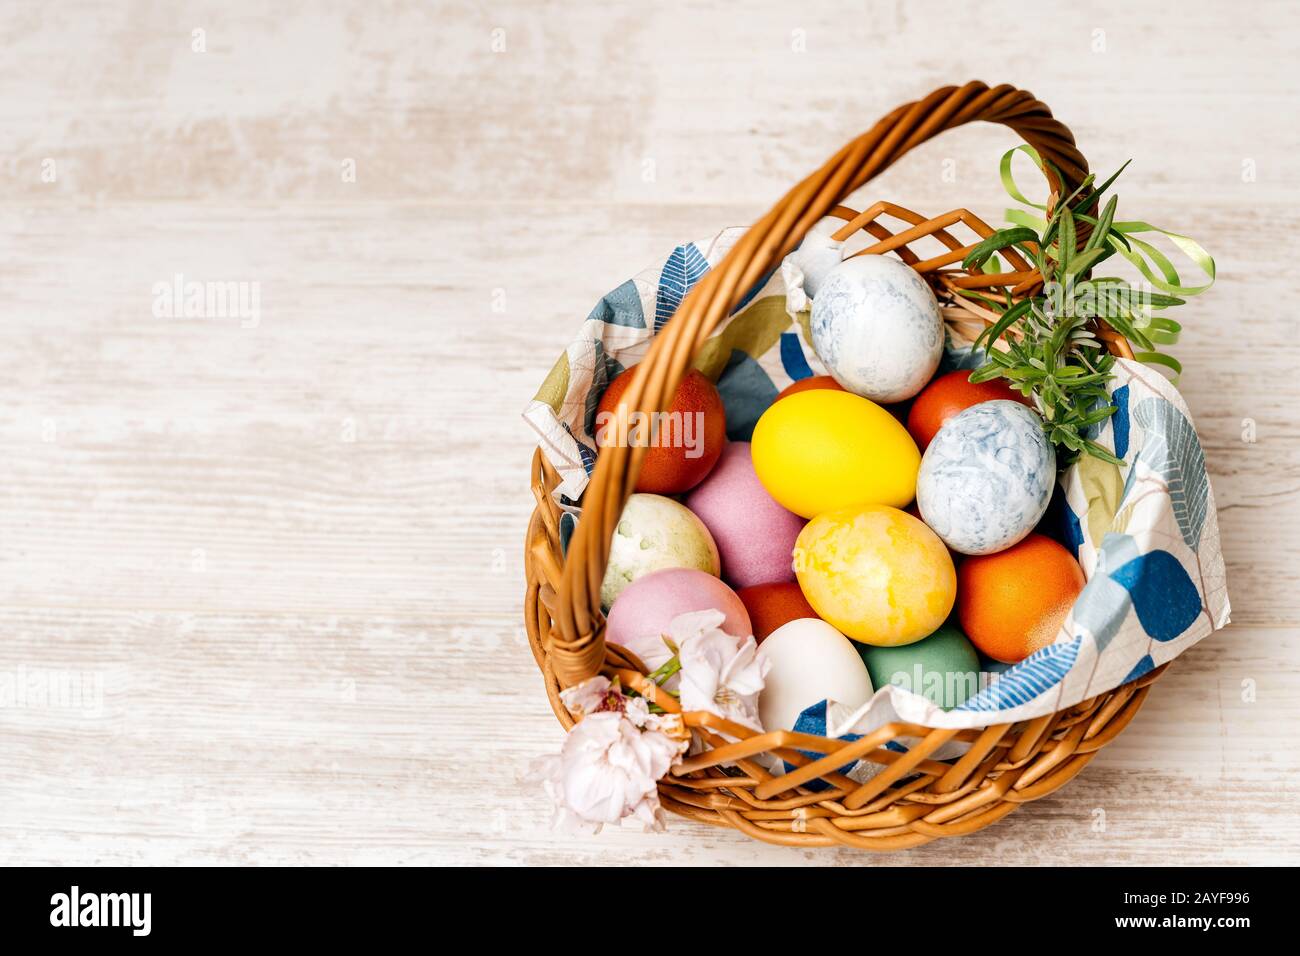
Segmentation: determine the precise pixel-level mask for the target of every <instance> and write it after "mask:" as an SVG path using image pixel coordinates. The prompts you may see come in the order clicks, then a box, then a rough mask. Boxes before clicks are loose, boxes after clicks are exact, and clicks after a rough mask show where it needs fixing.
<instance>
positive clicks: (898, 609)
mask: <svg viewBox="0 0 1300 956" xmlns="http://www.w3.org/2000/svg"><path fill="white" fill-rule="evenodd" d="M794 563H795V571H796V573H797V574H798V576H799V587H800V588H801V589H802V590H803V593H804V597H806V598H807V599H808V603H809V604H811V605H812V606H813V610H815V611H816V612H817V614H818V615H819V616H820V617H821V618H822V619H823V620H825V621H826V622H828V623H829V624H832V625H834V626H835V627H836V628H838V629H839V630H840V631H842V632H843V633H845V634H847V635H848V636H849V637H851V638H853V639H854V640H855V641H861V642H862V643H863V644H874V645H876V646H878V647H894V646H896V645H899V644H911V643H912V642H913V641H919V640H920V639H921V638H923V637H926V636H927V635H929V634H933V633H934V632H935V631H936V630H938V628H939V626H940V625H941V624H943V622H944V621H945V620H946V619H947V617H948V614H949V612H951V611H952V605H953V601H954V600H955V599H956V597H957V572H956V571H955V570H954V568H953V565H952V557H951V555H949V553H948V549H947V548H946V547H944V544H943V542H942V541H940V540H939V536H938V535H937V534H935V533H934V532H933V531H931V530H930V529H929V528H928V527H926V526H925V524H924V523H922V522H921V521H919V520H917V519H916V518H913V517H912V516H911V515H909V514H907V513H906V512H903V511H899V510H898V509H897V508H889V507H885V506H883V505H858V506H854V507H852V508H843V509H841V510H839V511H831V512H828V513H826V514H822V515H818V516H817V517H816V518H813V519H812V521H809V522H808V524H807V525H805V526H804V529H803V531H802V532H800V534H799V538H798V540H797V541H796V542H795V549H794Z"/></svg>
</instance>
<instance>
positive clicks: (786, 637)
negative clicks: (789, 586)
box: [758, 617, 872, 730]
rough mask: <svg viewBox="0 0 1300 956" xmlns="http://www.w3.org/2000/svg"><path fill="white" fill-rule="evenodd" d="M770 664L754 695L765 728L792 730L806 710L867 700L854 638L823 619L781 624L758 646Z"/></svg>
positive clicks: (866, 683) (867, 679)
mask: <svg viewBox="0 0 1300 956" xmlns="http://www.w3.org/2000/svg"><path fill="white" fill-rule="evenodd" d="M758 653H759V655H760V656H761V657H765V658H767V659H768V660H769V661H771V662H772V667H771V669H770V670H769V671H768V672H767V683H766V684H765V685H764V687H763V691H762V693H761V694H760V695H759V698H758V712H759V717H760V719H761V720H762V721H763V729H764V730H793V729H794V725H795V721H797V720H798V719H799V714H800V713H802V712H803V711H804V709H805V708H808V707H811V706H812V705H813V704H816V703H818V702H819V701H823V700H833V701H837V702H838V703H841V704H844V705H845V706H847V707H848V708H850V709H851V710H857V709H858V708H859V707H861V706H862V705H863V704H865V703H866V702H867V701H869V700H870V699H871V694H872V688H871V678H870V676H868V674H867V666H866V665H865V664H863V663H862V658H861V657H860V656H859V655H858V652H857V650H855V649H854V647H853V642H852V641H850V640H849V639H848V638H847V637H845V636H844V635H843V634H841V633H840V632H839V631H837V630H835V628H833V627H831V626H830V625H829V624H827V623H826V622H825V621H821V620H818V619H817V618H812V617H806V618H801V619H799V620H797V621H791V622H790V623H789V624H783V625H781V627H778V628H777V629H776V630H775V631H773V632H772V633H771V634H769V635H768V636H767V638H766V639H765V640H764V641H763V643H762V644H760V645H759V647H758Z"/></svg>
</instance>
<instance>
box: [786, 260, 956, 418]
mask: <svg viewBox="0 0 1300 956" xmlns="http://www.w3.org/2000/svg"><path fill="white" fill-rule="evenodd" d="M809 331H810V332H811V334H812V343H813V348H814V349H815V350H816V352H817V355H818V357H819V358H820V359H821V360H822V362H823V363H824V364H825V366H826V370H827V371H828V372H830V373H831V375H833V376H835V381H837V382H839V383H840V384H841V385H843V386H844V387H845V388H846V389H848V390H849V391H850V392H854V393H856V394H858V395H861V396H863V397H865V398H869V399H871V400H872V401H875V402H882V403H887V402H901V401H903V400H904V399H908V398H911V397H912V396H913V395H915V394H916V393H917V392H919V391H920V390H921V389H922V388H924V387H925V385H926V383H927V382H929V381H930V379H931V378H932V377H933V376H934V371H935V369H936V368H938V367H939V359H940V357H942V355H943V339H944V335H943V317H942V316H941V315H940V313H939V303H938V302H937V301H936V300H935V297H934V293H933V292H932V291H931V290H930V287H929V286H928V285H926V284H925V280H924V279H922V278H921V277H920V276H919V275H917V274H916V271H915V270H914V269H912V268H911V267H910V266H908V265H907V264H906V263H904V262H902V261H901V260H899V259H895V258H894V257H892V256H854V257H853V258H852V259H846V260H845V261H844V262H841V263H840V264H839V265H837V266H836V267H835V268H834V269H832V270H831V271H830V272H829V273H827V274H826V277H825V278H824V279H822V280H821V282H820V283H819V284H818V285H817V291H816V294H815V295H814V297H813V304H812V316H811V319H810V328H809Z"/></svg>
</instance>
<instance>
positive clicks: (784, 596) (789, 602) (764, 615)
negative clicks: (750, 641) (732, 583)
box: [736, 581, 817, 644]
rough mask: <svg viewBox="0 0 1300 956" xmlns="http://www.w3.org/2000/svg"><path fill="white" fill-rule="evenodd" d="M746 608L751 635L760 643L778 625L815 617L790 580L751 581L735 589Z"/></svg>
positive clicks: (814, 613) (797, 588) (810, 606)
mask: <svg viewBox="0 0 1300 956" xmlns="http://www.w3.org/2000/svg"><path fill="white" fill-rule="evenodd" d="M736 596H737V597H739V598H740V600H741V602H742V603H743V604H744V605H745V610H746V611H748V612H749V622H750V623H751V624H752V625H753V626H754V639H755V640H756V641H758V642H759V643H760V644H761V643H762V642H763V638H765V637H767V636H768V635H769V634H771V633H772V632H773V631H775V630H776V629H777V628H778V627H781V626H783V625H785V624H789V623H790V622H791V621H797V620H799V619H800V618H804V617H816V616H817V612H816V611H814V610H813V608H812V605H811V604H809V603H808V599H807V598H806V597H804V596H803V591H801V590H799V585H798V584H797V583H796V582H794V581H782V582H779V583H777V584H755V585H754V586H753V587H748V588H741V589H740V590H739V591H737V592H736Z"/></svg>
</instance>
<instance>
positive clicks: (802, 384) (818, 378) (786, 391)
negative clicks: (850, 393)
mask: <svg viewBox="0 0 1300 956" xmlns="http://www.w3.org/2000/svg"><path fill="white" fill-rule="evenodd" d="M814 388H830V389H834V390H835V391H838V392H842V391H844V386H843V385H841V384H840V383H839V382H837V381H835V379H833V378H831V376H829V375H810V376H809V377H808V378H801V379H798V380H797V381H794V382H791V383H790V384H789V385H787V386H786V387H785V388H783V389H781V394H780V395H778V396H777V397H776V398H775V399H773V401H777V402H779V401H780V400H781V399H783V398H786V397H787V396H790V395H793V394H795V393H796V392H807V391H810V390H811V389H814Z"/></svg>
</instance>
